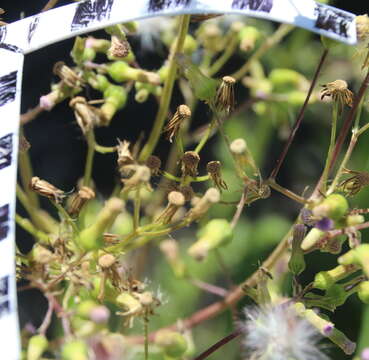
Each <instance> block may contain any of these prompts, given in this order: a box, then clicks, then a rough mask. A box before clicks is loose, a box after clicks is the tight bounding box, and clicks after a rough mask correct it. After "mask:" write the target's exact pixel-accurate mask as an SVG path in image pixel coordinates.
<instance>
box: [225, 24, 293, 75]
mask: <svg viewBox="0 0 369 360" xmlns="http://www.w3.org/2000/svg"><path fill="white" fill-rule="evenodd" d="M292 29H293V26H292V25H288V24H282V25H280V26H279V28H278V29H277V30H276V31H275V32H274V34H273V35H272V36H270V37H268V38H267V39H266V40H265V41H264V42H263V44H261V45H260V47H259V48H258V49H257V50H256V51H255V52H254V53H253V54H252V56H251V57H250V58H249V60H248V61H247V62H246V63H245V64H244V65H243V66H242V67H241V68H240V69H238V70H237V71H236V72H235V73H233V74H232V75H231V76H232V77H233V78H235V79H236V80H239V79H241V78H242V77H243V76H245V75H246V74H247V72H248V71H249V70H250V68H251V65H252V64H253V63H254V62H255V61H256V60H258V59H260V58H261V57H262V56H263V55H264V54H265V53H266V52H267V51H268V50H269V49H271V48H272V47H273V46H275V45H277V44H278V43H279V42H281V40H282V39H283V38H284V37H285V36H286V35H287V34H288V33H289V32H290V31H291V30H292Z"/></svg>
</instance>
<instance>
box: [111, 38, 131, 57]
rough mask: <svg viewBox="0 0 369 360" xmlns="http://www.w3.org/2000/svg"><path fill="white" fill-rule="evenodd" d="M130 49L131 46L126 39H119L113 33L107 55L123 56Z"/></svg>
mask: <svg viewBox="0 0 369 360" xmlns="http://www.w3.org/2000/svg"><path fill="white" fill-rule="evenodd" d="M130 50H131V46H130V45H129V42H128V41H127V40H126V39H120V38H119V37H118V36H115V35H113V36H112V37H111V45H110V48H109V50H108V54H109V56H112V57H115V58H124V57H126V56H128V54H129V52H130Z"/></svg>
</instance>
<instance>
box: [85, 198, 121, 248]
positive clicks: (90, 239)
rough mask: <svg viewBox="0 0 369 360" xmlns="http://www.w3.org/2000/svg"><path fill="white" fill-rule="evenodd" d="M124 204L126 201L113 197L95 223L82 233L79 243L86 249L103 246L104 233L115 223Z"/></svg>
mask: <svg viewBox="0 0 369 360" xmlns="http://www.w3.org/2000/svg"><path fill="white" fill-rule="evenodd" d="M123 205H124V202H123V201H122V200H121V199H118V198H111V199H109V200H108V201H107V202H106V203H105V206H104V208H103V209H102V210H101V211H100V213H99V214H98V215H97V218H96V220H95V222H94V224H92V225H91V226H90V227H88V228H86V229H84V230H83V231H82V232H81V233H80V236H79V239H78V243H79V244H80V245H81V247H82V248H83V249H84V250H86V251H92V250H97V249H98V248H100V247H101V245H102V235H103V233H104V232H105V231H106V230H107V229H108V228H109V227H110V226H111V225H112V224H113V222H114V220H115V219H116V217H117V216H118V214H119V213H120V212H121V211H122V208H123Z"/></svg>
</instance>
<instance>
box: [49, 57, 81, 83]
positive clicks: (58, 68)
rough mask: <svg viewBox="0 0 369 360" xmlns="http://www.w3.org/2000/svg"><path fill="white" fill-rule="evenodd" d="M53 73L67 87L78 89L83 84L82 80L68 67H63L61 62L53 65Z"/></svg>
mask: <svg viewBox="0 0 369 360" xmlns="http://www.w3.org/2000/svg"><path fill="white" fill-rule="evenodd" d="M53 73H54V74H55V75H57V76H59V77H60V79H61V80H62V81H63V82H64V83H65V84H66V85H68V86H69V87H72V88H79V87H80V86H81V85H83V84H84V81H83V79H82V78H81V77H80V76H78V75H77V74H76V73H75V72H74V71H73V70H72V69H71V68H70V67H68V66H67V65H65V63H64V62H63V61H58V62H57V63H55V65H54V68H53Z"/></svg>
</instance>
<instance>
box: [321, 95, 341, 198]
mask: <svg viewBox="0 0 369 360" xmlns="http://www.w3.org/2000/svg"><path fill="white" fill-rule="evenodd" d="M338 106H339V104H338V103H337V102H335V103H334V104H333V111H332V126H331V139H330V142H329V148H328V154H327V159H326V161H325V165H324V170H323V174H322V178H321V187H320V191H321V192H323V193H325V190H326V188H327V180H328V173H329V165H330V163H331V160H332V155H333V149H334V144H335V143H336V130H337V117H338Z"/></svg>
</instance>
